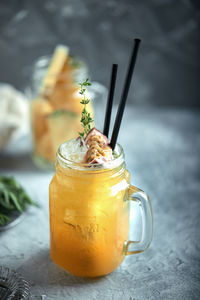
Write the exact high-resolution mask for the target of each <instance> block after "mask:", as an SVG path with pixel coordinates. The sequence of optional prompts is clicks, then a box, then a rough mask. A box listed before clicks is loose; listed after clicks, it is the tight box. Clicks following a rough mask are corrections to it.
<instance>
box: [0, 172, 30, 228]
mask: <svg viewBox="0 0 200 300" xmlns="http://www.w3.org/2000/svg"><path fill="white" fill-rule="evenodd" d="M29 204H31V205H35V206H36V203H35V202H33V201H32V200H31V199H30V197H29V196H28V195H27V193H26V191H25V190H24V189H23V188H22V187H21V185H20V184H19V183H18V182H17V181H16V180H15V179H14V177H6V176H2V175H0V225H6V224H7V223H9V222H10V221H11V217H12V214H13V213H14V212H16V211H18V212H19V213H22V212H23V211H24V210H25V208H26V206H27V205H29Z"/></svg>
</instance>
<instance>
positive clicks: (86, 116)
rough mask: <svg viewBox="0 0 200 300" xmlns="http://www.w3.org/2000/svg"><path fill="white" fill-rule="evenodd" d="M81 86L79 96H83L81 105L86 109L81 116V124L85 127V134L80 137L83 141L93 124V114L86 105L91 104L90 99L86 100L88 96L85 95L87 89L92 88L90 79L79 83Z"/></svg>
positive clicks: (82, 133) (80, 133)
mask: <svg viewBox="0 0 200 300" xmlns="http://www.w3.org/2000/svg"><path fill="white" fill-rule="evenodd" d="M79 85H80V87H81V88H80V92H79V94H80V95H82V96H83V98H82V100H81V102H80V103H81V104H83V105H84V108H83V110H82V115H81V123H82V126H83V132H79V135H80V137H81V138H82V139H84V138H85V136H86V135H87V134H88V132H89V131H90V129H91V127H90V123H92V122H93V119H92V117H91V114H90V113H89V112H88V111H87V110H86V105H87V104H88V103H89V102H90V99H89V98H86V95H85V92H86V87H87V86H90V85H91V83H90V82H89V79H88V78H87V79H86V80H85V81H84V82H83V83H79Z"/></svg>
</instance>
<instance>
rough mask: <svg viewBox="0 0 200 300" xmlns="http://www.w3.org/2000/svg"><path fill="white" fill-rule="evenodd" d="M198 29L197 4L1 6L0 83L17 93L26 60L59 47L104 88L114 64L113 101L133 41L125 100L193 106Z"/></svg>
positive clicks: (69, 1)
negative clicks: (137, 43) (135, 53)
mask: <svg viewBox="0 0 200 300" xmlns="http://www.w3.org/2000/svg"><path fill="white" fill-rule="evenodd" d="M199 29H200V1H198V0H196V1H192V0H179V1H177V0H141V1H135V0H123V1H120V0H107V1H103V0H102V1H98V0H56V1H53V0H43V1H41V0H34V1H31V0H18V1H17V0H12V1H7V0H1V1H0V81H1V82H9V83H11V84H13V85H15V86H16V87H17V88H19V89H23V88H24V87H25V85H26V84H27V82H28V77H29V76H30V74H31V69H30V65H31V64H32V63H33V61H34V60H35V59H36V58H37V57H38V56H40V55H44V54H48V53H52V51H53V49H54V47H55V45H56V44H58V43H65V44H67V45H69V46H70V48H71V51H72V52H73V53H74V54H76V55H78V56H80V57H82V58H83V59H84V60H85V61H86V63H87V64H88V66H89V69H90V73H91V78H92V79H93V80H97V81H99V82H101V83H103V84H104V85H106V86H108V84H109V77H110V68H111V64H112V63H113V62H115V63H119V77H118V83H117V85H118V89H117V91H118V95H119V92H120V90H121V85H122V82H123V79H124V75H125V70H126V66H127V63H128V58H129V53H130V47H131V44H132V39H133V37H141V39H142V45H141V51H140V54H139V57H138V61H137V67H136V72H135V77H134V89H133V85H132V88H131V91H130V96H129V101H130V102H131V101H133V102H134V104H135V105H141V106H151V105H155V106H179V107H180V106H187V107H189V106H193V107H194V106H195V107H197V106H198V107H199V106H200V101H199V86H198V83H199V78H200V76H199V75H200V60H199V53H200V46H199V44H200V43H199V36H200V30H199ZM133 92H134V97H133V96H132V95H133ZM116 98H117V99H116V101H117V100H118V98H119V96H118V97H116ZM130 102H129V103H130Z"/></svg>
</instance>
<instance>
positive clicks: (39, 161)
mask: <svg viewBox="0 0 200 300" xmlns="http://www.w3.org/2000/svg"><path fill="white" fill-rule="evenodd" d="M50 59H51V58H50V56H44V57H41V58H39V59H38V60H37V61H36V63H35V64H34V68H33V75H32V83H31V90H30V91H29V97H30V98H31V99H32V103H31V124H32V144H33V160H34V162H35V163H36V165H37V166H38V167H40V168H42V169H52V168H54V164H55V161H56V151H57V149H58V147H59V145H60V144H61V143H63V142H64V141H67V140H70V139H72V138H75V137H76V136H77V134H78V132H79V131H82V126H81V123H80V118H81V112H82V109H83V106H82V104H80V101H81V95H80V94H79V86H78V83H79V82H82V81H84V80H85V79H86V78H87V77H88V68H87V66H86V64H85V63H84V62H82V61H81V60H79V59H75V58H74V57H70V68H71V76H70V75H69V74H68V73H67V72H66V70H65V69H64V71H63V73H61V74H60V75H59V76H56V86H55V88H54V90H53V91H52V90H51V91H49V90H45V92H43V94H41V93H40V88H41V83H42V81H43V80H44V77H45V75H46V72H47V68H48V66H49V63H50ZM53 77H54V76H52V77H51V78H50V79H54V78H53ZM74 82H75V84H74ZM106 91H107V90H106V88H105V87H104V86H102V85H101V84H99V83H93V84H92V87H91V88H90V94H91V95H92V99H94V100H97V101H94V103H95V102H98V107H99V103H101V105H102V104H103V103H104V101H103V100H104V99H106ZM103 105H104V104H103ZM95 106H96V105H95V104H94V105H93V101H92V102H90V103H89V104H88V108H87V109H88V111H89V112H90V113H91V115H92V116H94V109H95ZM93 107H94V108H93ZM101 108H102V107H101ZM98 115H99V114H98ZM97 119H98V118H97ZM97 125H98V124H97Z"/></svg>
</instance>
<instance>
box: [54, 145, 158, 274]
mask: <svg viewBox="0 0 200 300" xmlns="http://www.w3.org/2000/svg"><path fill="white" fill-rule="evenodd" d="M68 143H69V142H66V143H64V144H62V145H61V146H60V148H59V150H58V152H57V165H56V173H55V175H54V177H53V179H52V181H51V183H50V188H49V195H50V254H51V258H52V260H53V261H54V262H55V263H56V264H57V265H59V266H60V267H62V268H64V269H65V270H67V271H68V272H70V273H72V274H74V275H76V276H82V277H97V276H102V275H105V274H108V273H110V272H112V271H113V270H115V269H116V268H117V267H118V266H119V265H120V264H121V262H122V261H123V259H124V257H125V255H126V254H133V253H138V252H142V251H144V250H145V249H146V248H147V247H148V245H149V244H150V241H151V237H152V214H151V205H150V202H149V199H148V197H147V196H146V195H145V194H144V193H143V192H142V191H140V190H138V189H136V188H134V187H133V186H131V185H130V175H129V173H128V171H127V170H126V166H125V162H124V155H123V149H122V148H121V146H120V145H118V146H117V147H116V148H117V149H116V151H115V158H114V159H113V161H112V162H111V163H110V164H109V163H108V164H106V165H105V166H104V167H103V168H102V167H100V166H99V165H98V164H96V165H95V164H94V165H93V166H91V165H87V164H83V163H77V162H74V161H71V160H68V159H66V158H65V156H64V154H63V153H64V149H65V148H66V147H67V146H68ZM134 195H136V197H134ZM130 199H132V200H134V201H138V202H139V204H141V207H142V208H141V210H142V211H141V213H142V219H143V235H142V239H141V241H140V242H131V241H129V242H128V236H129V204H130V201H129V200H130ZM130 243H134V246H135V249H134V250H133V251H129V250H128V246H129V244H130Z"/></svg>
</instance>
